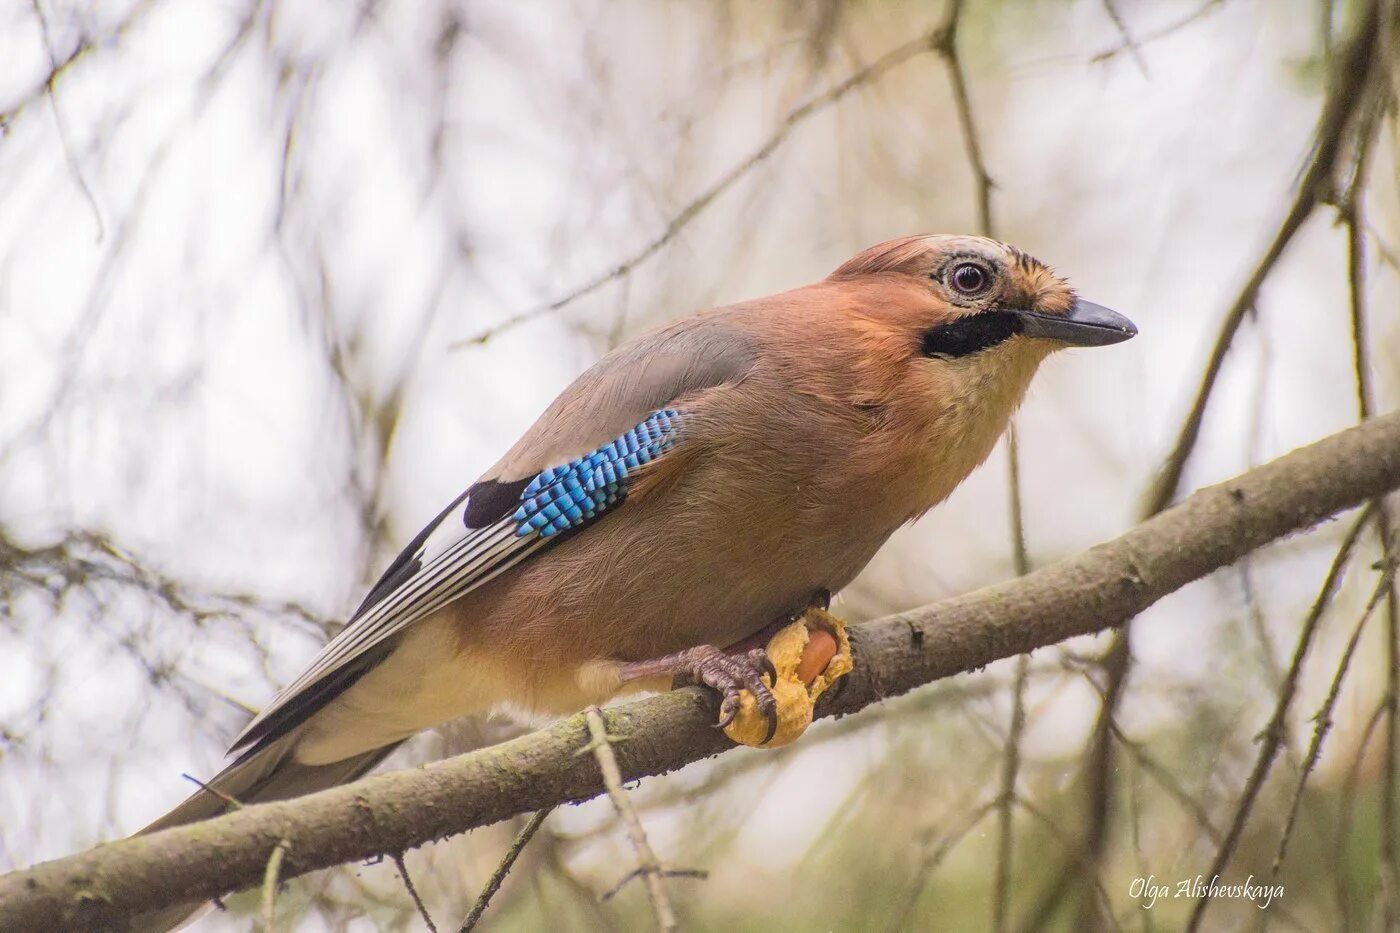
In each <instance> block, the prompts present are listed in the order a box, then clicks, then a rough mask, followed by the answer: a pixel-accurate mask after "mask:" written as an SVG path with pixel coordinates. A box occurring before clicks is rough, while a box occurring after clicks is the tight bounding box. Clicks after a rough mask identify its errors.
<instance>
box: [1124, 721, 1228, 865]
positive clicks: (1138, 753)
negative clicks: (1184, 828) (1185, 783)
mask: <svg viewBox="0 0 1400 933" xmlns="http://www.w3.org/2000/svg"><path fill="white" fill-rule="evenodd" d="M1109 728H1111V729H1112V730H1113V737H1114V738H1115V739H1117V740H1118V742H1119V744H1121V745H1122V746H1123V747H1124V748H1126V749H1127V750H1128V754H1130V755H1132V756H1133V760H1134V761H1136V762H1137V763H1138V765H1139V766H1140V767H1141V768H1142V770H1144V771H1146V772H1147V773H1148V774H1149V775H1151V776H1152V778H1153V780H1155V781H1156V782H1157V784H1158V785H1159V786H1160V787H1161V788H1162V790H1164V791H1166V792H1167V795H1168V796H1169V797H1171V798H1172V799H1173V800H1175V801H1176V802H1177V803H1178V804H1179V805H1180V806H1181V808H1182V809H1183V810H1185V811H1187V812H1188V813H1190V814H1191V816H1192V818H1193V819H1195V821H1196V825H1197V826H1199V827H1200V828H1201V832H1203V833H1205V834H1206V837H1207V838H1208V839H1210V841H1211V842H1213V843H1215V844H1216V845H1220V843H1221V842H1222V841H1223V840H1224V837H1223V836H1222V835H1221V834H1220V830H1218V829H1216V828H1215V825H1214V824H1213V823H1211V821H1210V814H1209V813H1207V812H1206V808H1205V807H1203V806H1202V805H1201V802H1200V801H1199V800H1197V799H1196V798H1195V797H1192V796H1191V795H1190V794H1188V793H1187V792H1186V790H1185V788H1183V787H1182V786H1181V785H1180V784H1179V783H1178V782H1177V780H1176V778H1175V777H1174V776H1173V775H1172V773H1171V771H1169V770H1168V769H1167V768H1166V766H1164V765H1163V764H1162V763H1161V762H1160V761H1158V760H1157V759H1155V758H1153V757H1152V756H1151V755H1150V754H1148V752H1147V750H1146V749H1144V748H1143V747H1142V746H1141V745H1139V744H1138V743H1137V742H1135V741H1133V740H1132V739H1131V738H1129V737H1128V736H1127V735H1125V734H1124V733H1123V730H1122V729H1121V728H1120V727H1119V725H1118V723H1117V722H1110V723H1109Z"/></svg>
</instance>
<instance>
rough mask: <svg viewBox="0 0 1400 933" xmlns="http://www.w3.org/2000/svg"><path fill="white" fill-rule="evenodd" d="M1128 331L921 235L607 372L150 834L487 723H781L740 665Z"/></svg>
mask: <svg viewBox="0 0 1400 933" xmlns="http://www.w3.org/2000/svg"><path fill="white" fill-rule="evenodd" d="M1136 332H1137V331H1136V328H1135V327H1134V326H1133V324H1132V323H1131V322H1130V321H1128V320H1127V319H1126V318H1124V317H1122V316H1121V315H1119V314H1116V313H1114V312H1113V311H1110V310H1108V309H1107V308H1103V307H1100V306H1099V305H1096V304H1091V303H1090V302H1087V301H1083V300H1080V299H1078V298H1076V297H1075V293H1074V292H1073V290H1071V289H1070V287H1069V286H1068V285H1067V284H1066V283H1065V281H1064V280H1063V279H1061V278H1059V277H1058V276H1057V275H1056V274H1055V273H1054V272H1052V271H1051V270H1050V269H1049V268H1047V267H1046V266H1045V265H1043V264H1042V263H1040V262H1039V261H1037V260H1036V259H1034V258H1032V257H1031V256H1028V255H1027V254H1026V253H1024V252H1022V251H1021V250H1019V249H1016V248H1015V247H1012V246H1008V245H1005V244H1003V243H998V242H996V241H993V240H988V239H983V238H980V237H968V236H913V237H905V238H903V239H898V240H891V241H890V242H887V243H882V244H880V245H878V246H875V247H872V248H870V249H868V250H866V251H865V252H862V253H860V254H859V255H857V256H855V257H854V258H852V259H851V260H849V261H848V262H846V263H845V264H844V265H842V266H841V267H840V268H839V269H837V270H836V271H835V272H833V273H832V274H831V275H830V276H828V277H827V278H826V279H824V280H822V281H820V282H817V283H816V284H814V285H808V286H806V287H804V288H799V289H796V290H794V291H789V292H783V293H782V294H779V295H774V296H772V297H768V298H760V299H757V300H754V301H747V302H744V303H742V304H737V305H732V306H730V307H724V308H716V309H713V310H710V311H703V312H700V313H698V314H692V315H690V316H688V317H684V318H681V319H679V320H676V321H673V322H671V323H669V324H667V325H665V326H663V327H661V328H659V329H657V330H654V331H652V332H651V333H648V334H646V335H644V336H642V337H640V338H638V339H636V340H634V341H632V342H631V343H628V344H626V345H625V346H622V347H620V348H618V349H617V350H614V351H613V352H611V353H609V354H608V355H607V356H605V357H603V358H602V359H601V360H599V361H598V363H597V364H596V365H594V366H593V367H592V368H591V369H589V370H588V371H587V372H585V373H584V374H583V375H582V376H580V377H579V378H578V379H576V380H575V381H574V382H573V384H572V385H570V386H569V387H568V388H567V389H565V390H564V392H563V393H562V394H561V395H560V396H559V397H558V398H557V399H556V400H555V401H554V403H553V404H551V405H550V406H549V408H548V409H547V410H546V411H545V412H544V414H543V415H541V416H540V418H539V420H538V421H536V422H535V424H534V425H533V426H532V427H531V428H530V430H529V431H527V432H526V433H525V436H524V437H522V438H521V439H520V440H519V441H518V442H517V443H516V444H515V446H514V447H512V448H510V450H509V451H507V452H506V454H505V456H504V457H502V458H501V460H500V461H499V462H498V463H497V464H496V465H495V466H493V467H492V468H491V469H490V470H488V471H487V472H486V475H485V476H483V477H482V478H481V479H479V480H477V481H476V482H475V483H473V484H472V485H471V486H470V487H468V488H467V490H466V491H465V492H463V493H462V494H461V495H460V496H458V497H457V498H456V499H455V500H454V501H453V502H452V504H451V505H449V506H448V507H447V508H445V509H443V511H442V512H441V514H439V515H438V516H437V517H436V518H435V519H433V521H432V522H430V523H429V524H428V526H427V527H426V528H424V529H423V530H422V531H421V532H420V533H419V534H418V536H417V537H415V538H414V539H413V540H412V541H411V542H410V543H409V544H408V546H407V547H406V548H404V550H403V553H401V554H400V555H399V556H398V558H397V559H396V560H394V562H393V563H392V564H390V565H389V568H388V569H387V570H386V571H385V572H384V575H383V576H382V577H381V578H380V580H379V582H378V583H376V584H375V585H374V587H373V588H372V589H371V590H370V591H369V595H367V596H366V597H365V599H364V602H363V603H362V604H361V605H360V607H359V609H358V610H356V612H355V614H354V616H353V618H351V620H350V622H349V624H348V625H346V627H345V628H344V629H343V630H342V631H341V632H340V633H339V634H338V635H336V636H335V637H334V638H333V639H331V641H330V642H329V644H327V645H326V646H325V648H324V649H322V651H321V653H320V654H319V655H317V657H316V658H315V659H314V660H313V661H312V662H311V665H310V666H309V667H308V668H307V669H306V671H305V673H303V674H302V675H301V676H300V677H298V678H297V679H296V680H295V681H294V682H293V683H291V684H290V685H289V686H287V687H286V688H285V689H283V690H282V692H281V693H279V694H278V695H277V697H276V698H275V699H274V700H273V701H272V703H271V704H269V705H268V706H267V708H266V709H264V710H263V711H262V712H261V713H260V714H258V716H257V717H255V718H254V719H253V721H252V722H251V723H249V724H248V727H247V728H246V729H244V730H243V732H242V734H241V735H239V736H238V738H237V739H236V740H235V741H234V743H233V748H232V753H235V754H237V756H238V757H237V758H236V760H235V761H234V762H233V763H232V764H231V765H229V766H228V767H227V768H225V769H224V770H223V771H222V772H221V773H220V774H219V775H218V776H216V777H215V778H214V779H213V780H212V781H210V783H209V785H208V786H209V787H210V788H212V789H213V791H214V792H209V791H205V790H201V791H200V792H198V793H196V794H195V795H194V796H192V797H190V798H189V799H188V800H186V801H185V802H184V803H183V804H181V805H180V806H179V807H177V808H176V809H175V810H173V811H172V812H171V813H169V814H168V815H166V816H165V817H163V818H161V819H160V820H158V821H156V822H155V823H153V824H152V825H151V826H149V827H147V829H146V830H144V831H147V832H149V831H153V830H156V829H160V828H164V827H168V826H174V825H178V824H181V823H187V822H191V821H194V820H199V819H204V818H207V817H210V816H213V815H215V814H217V813H219V812H221V811H222V810H223V809H224V808H225V801H226V800H227V799H228V798H233V799H236V800H238V801H241V802H244V803H248V802H253V801H263V800H273V799H279V798H285V797H291V796H295V795H298V794H304V793H308V792H310V791H314V790H319V789H322V788H325V787H329V786H332V785H335V784H338V783H342V782H345V781H349V780H353V779H354V778H356V777H358V776H360V775H362V774H364V773H365V772H366V771H368V770H369V769H371V768H373V767H374V766H375V765H376V764H378V763H379V762H380V761H381V760H382V759H383V758H384V757H385V755H387V754H388V753H389V752H390V751H391V750H392V749H393V748H394V747H395V746H396V745H397V744H398V743H400V742H402V741H403V740H404V739H406V738H408V737H409V736H411V735H413V734H415V733H417V732H419V731H420V730H423V729H428V728H431V727H433V726H436V725H439V724H441V723H443V722H446V721H447V720H450V719H454V718H456V717H459V716H464V715H467V714H471V713H480V712H485V711H488V710H491V709H493V708H497V707H514V708H517V709H524V710H528V711H531V712H534V713H544V714H562V713H567V712H571V711H576V710H578V709H580V708H581V707H583V706H585V705H587V704H589V703H598V702H602V701H604V700H606V699H608V698H610V697H612V696H614V695H616V694H618V693H619V692H622V691H624V690H628V689H642V688H653V689H655V688H660V689H664V688H665V687H667V686H668V685H669V684H670V683H671V682H672V681H673V679H675V678H687V679H690V680H692V681H695V682H698V683H701V684H704V685H708V686H710V687H712V688H714V689H715V690H717V691H719V693H720V695H721V696H722V698H723V702H722V704H721V714H720V715H721V723H722V724H723V723H724V722H726V721H727V720H728V719H730V718H732V717H733V715H734V713H735V712H736V710H737V709H738V707H739V698H740V692H741V691H749V693H750V694H751V695H752V696H753V697H754V698H755V699H756V700H757V703H758V707H759V709H760V710H761V711H762V712H764V713H765V714H766V715H768V716H769V717H770V718H771V717H772V713H773V710H772V698H771V696H770V695H769V693H768V684H769V683H772V682H773V680H772V678H773V673H772V671H771V669H770V667H769V664H768V661H767V659H766V657H765V656H764V654H763V651H762V650H761V649H758V650H749V649H748V647H747V646H749V645H753V644H761V643H762V641H763V638H764V636H765V635H766V634H770V633H772V632H774V631H776V630H777V629H778V628H780V627H781V626H783V625H785V624H786V623H788V622H789V621H790V620H792V619H793V618H795V617H797V616H799V615H801V614H802V613H803V612H804V611H805V610H807V609H808V607H810V606H812V605H814V604H818V605H824V604H825V602H826V600H827V599H828V598H829V596H830V594H832V593H836V592H838V591H840V590H841V588H842V587H844V586H846V584H848V583H850V582H851V580H852V579H853V578H854V577H855V576H856V574H857V573H859V572H860V570H861V568H863V567H864V566H865V565H866V563H867V562H868V561H869V560H870V558H871V557H872V556H873V555H874V554H875V552H876V550H878V549H879V547H880V546H881V545H882V544H883V543H884V541H885V539H886V538H888V537H889V536H890V534H891V533H892V532H893V531H894V530H895V529H896V528H898V527H900V526H901V525H903V524H905V523H907V522H911V521H913V520H915V519H917V518H918V517H919V516H921V515H923V514H924V513H925V512H927V511H928V510H929V509H930V508H932V507H933V506H934V505H937V504H938V503H939V502H941V501H943V500H944V499H945V498H947V496H948V494H949V493H951V492H952V491H953V489H954V488H955V487H956V486H957V485H958V484H959V483H960V482H962V480H963V479H964V478H965V477H966V476H967V475H968V473H970V472H971V471H972V470H973V469H974V468H975V467H976V466H978V465H979V464H980V463H982V461H983V460H985V459H986V457H987V455H988V454H989V453H990V452H991V450H992V447H993V445H994V444H995V443H996V440H997V438H998V437H999V436H1000V435H1001V433H1002V431H1003V430H1004V429H1005V427H1006V425H1007V422H1008V419H1009V418H1010V417H1011V414H1012V412H1013V410H1014V409H1015V408H1016V406H1017V405H1018V404H1019V402H1020V401H1021V398H1022V396H1023V395H1024V393H1025V391H1026V387H1027V385H1028V384H1029V382H1030V380H1031V376H1032V375H1033V374H1034V373H1035V370H1036V367H1037V366H1038V365H1039V364H1040V362H1041V360H1043V359H1044V358H1045V357H1046V356H1047V355H1048V354H1050V353H1051V352H1053V351H1055V350H1057V349H1060V348H1062V347H1065V346H1101V345H1105V344H1112V343H1118V342H1119V341H1122V340H1127V339H1128V338H1130V337H1132V336H1133V335H1134V334H1135V333H1136ZM733 646H744V647H741V648H739V649H737V650H726V649H727V648H728V649H733ZM765 676H766V677H768V678H769V679H768V681H767V682H765V679H764V678H765ZM770 735H771V727H770Z"/></svg>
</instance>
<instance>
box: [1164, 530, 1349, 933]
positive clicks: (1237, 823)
mask: <svg viewBox="0 0 1400 933" xmlns="http://www.w3.org/2000/svg"><path fill="white" fill-rule="evenodd" d="M1375 512H1376V510H1375V506H1374V505H1371V506H1367V507H1366V509H1365V510H1363V511H1362V513H1361V515H1360V516H1358V517H1357V519H1356V521H1355V522H1353V523H1352V526H1351V528H1350V530H1348V531H1347V534H1346V537H1345V538H1344V539H1343V540H1342V544H1341V547H1339V548H1338V549H1337V554H1336V556H1335V557H1334V558H1333V559H1332V564H1331V566H1330V567H1328V568H1327V576H1326V578H1325V579H1324V580H1323V583H1322V588H1321V589H1320V590H1319V591H1318V594H1317V598H1316V599H1315V600H1313V604H1312V607H1311V608H1310V609H1309V610H1308V614H1307V617H1306V618H1305V619H1304V620H1303V625H1302V628H1301V630H1300V631H1299V633H1298V643H1297V645H1296V646H1295V647H1294V649H1293V660H1292V662H1291V663H1290V664H1289V665H1288V673H1287V674H1285V675H1284V678H1283V683H1282V684H1281V685H1280V686H1279V691H1278V699H1277V701H1276V702H1275V704H1274V711H1273V714H1272V715H1271V716H1270V717H1269V722H1268V724H1267V725H1266V726H1265V727H1264V731H1263V732H1262V733H1261V734H1260V736H1259V754H1258V756H1257V757H1256V758H1255V761H1254V768H1253V769H1252V770H1251V771H1250V774H1249V778H1248V780H1246V781H1245V785H1244V790H1243V791H1242V792H1241V794H1240V800H1239V803H1238V804H1236V806H1235V815H1234V818H1233V819H1232V820H1231V821H1230V828H1229V829H1228V830H1227V831H1226V833H1225V841H1224V842H1223V843H1222V844H1221V845H1220V848H1219V849H1218V850H1217V851H1216V853H1215V859H1214V861H1213V862H1212V863H1211V866H1210V869H1209V870H1208V871H1207V872H1206V873H1205V876H1206V877H1207V878H1211V877H1215V876H1217V875H1219V874H1221V873H1222V872H1223V871H1224V870H1225V866H1226V865H1227V864H1229V861H1230V857H1231V856H1232V855H1234V852H1235V846H1236V845H1237V844H1238V843H1239V840H1240V836H1241V835H1242V834H1243V832H1244V824H1245V822H1246V821H1247V820H1248V819H1249V814H1250V811H1251V810H1252V809H1253V808H1254V802H1255V800H1256V799H1258V797H1259V792H1260V791H1261V790H1262V789H1263V787H1264V779H1265V778H1266V777H1268V776H1269V769H1270V768H1271V767H1273V763H1274V757H1275V756H1276V755H1277V754H1278V750H1279V748H1280V746H1282V745H1283V736H1284V731H1285V730H1286V729H1287V727H1288V710H1289V707H1290V706H1291V705H1292V703H1293V695H1294V694H1295V693H1296V692H1297V688H1298V678H1299V676H1300V675H1301V673H1302V669H1303V661H1304V660H1305V659H1306V658H1307V655H1308V651H1309V649H1310V648H1311V647H1312V643H1313V639H1314V636H1315V635H1316V634H1317V629H1318V623H1320V622H1321V621H1322V616H1323V614H1324V613H1325V612H1326V610H1327V607H1328V606H1329V605H1331V603H1332V597H1333V596H1335V595H1336V593H1337V590H1338V588H1339V587H1340V586H1341V582H1342V577H1343V576H1345V572H1346V568H1347V565H1348V563H1349V562H1350V560H1351V555H1352V551H1354V550H1355V549H1356V542H1357V539H1358V538H1360V537H1361V532H1362V531H1363V530H1364V529H1365V527H1366V525H1367V524H1369V523H1370V521H1371V519H1372V518H1373V517H1374V516H1375ZM1210 901H1211V897H1210V891H1209V889H1207V890H1206V893H1204V894H1203V895H1201V897H1200V899H1198V900H1197V901H1196V904H1195V906H1194V907H1193V908H1192V911H1191V917H1190V920H1189V921H1188V924H1187V930H1188V931H1193V930H1197V929H1199V928H1200V925H1201V919H1202V917H1203V916H1204V915H1205V912H1206V908H1207V907H1208V906H1209V905H1210Z"/></svg>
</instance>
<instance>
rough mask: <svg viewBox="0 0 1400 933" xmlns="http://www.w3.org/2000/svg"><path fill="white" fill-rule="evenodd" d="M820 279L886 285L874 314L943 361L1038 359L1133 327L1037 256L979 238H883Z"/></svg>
mask: <svg viewBox="0 0 1400 933" xmlns="http://www.w3.org/2000/svg"><path fill="white" fill-rule="evenodd" d="M830 280H832V281H838V282H855V281H862V280H863V281H871V280H873V281H875V282H877V283H879V284H883V285H886V286H888V285H895V286H896V287H897V288H898V291H899V292H900V300H896V301H892V302H888V303H885V305H884V309H883V310H884V311H886V312H888V314H887V315H881V316H882V317H886V318H887V320H888V323H890V324H894V325H896V326H898V327H902V328H904V329H906V330H912V331H915V332H917V336H918V351H919V355H920V356H923V357H927V358H929V359H934V360H940V361H943V362H945V363H956V362H959V361H962V362H963V363H966V364H972V365H975V364H976V363H977V361H978V360H979V359H986V357H985V356H984V355H985V354H987V353H989V352H991V351H996V350H1003V351H1009V352H1010V353H1016V352H1021V353H1025V354H1027V355H1030V356H1034V357H1036V358H1037V361H1038V360H1039V358H1043V357H1044V356H1045V355H1046V354H1047V353H1049V352H1051V351H1052V350H1057V349H1060V348H1062V347H1098V346H1105V345H1107V344H1111V343H1120V342H1121V341H1124V340H1127V339H1129V338H1130V337H1132V336H1133V335H1135V334H1136V333H1137V328H1136V327H1135V326H1134V325H1133V322H1132V321H1130V320H1128V319H1127V318H1125V317H1123V316H1122V315H1121V314H1118V313H1117V312H1115V311H1110V310H1109V309H1107V308H1105V307H1103V306H1102V305H1096V304H1094V303H1093V302H1089V301H1084V300H1083V299H1081V298H1079V297H1077V296H1076V295H1075V293H1074V289H1072V288H1070V286H1069V283H1068V282H1066V281H1065V280H1064V279H1062V278H1060V276H1058V275H1056V274H1055V272H1054V270H1052V269H1051V268H1050V267H1049V266H1047V265H1045V264H1044V263H1042V262H1041V261H1040V260H1038V259H1036V258H1035V257H1033V256H1030V255H1028V254H1027V253H1025V252H1023V251H1021V250H1019V249H1017V248H1016V247H1014V246H1009V245H1007V244H1005V243H1000V242H998V241H996V240H990V239H987V238H985V237H974V236H911V237H903V238H901V239H898V240H890V241H888V242H886V243H881V244H879V245H878V246H872V247H871V248H870V249H867V250H865V251H864V252H862V253H859V254H858V255H856V256H854V257H852V258H851V259H849V260H848V261H847V262H845V263H844V264H843V265H842V266H841V268H839V269H837V270H836V271H835V272H833V273H832V274H831V276H830ZM1017 338H1020V339H1017Z"/></svg>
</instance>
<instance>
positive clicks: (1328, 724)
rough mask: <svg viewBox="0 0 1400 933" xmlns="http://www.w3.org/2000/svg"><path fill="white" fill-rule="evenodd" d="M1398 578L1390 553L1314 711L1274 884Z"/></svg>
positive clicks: (1276, 854)
mask: <svg viewBox="0 0 1400 933" xmlns="http://www.w3.org/2000/svg"><path fill="white" fill-rule="evenodd" d="M1394 580H1395V562H1394V558H1393V555H1390V554H1387V555H1386V557H1385V570H1384V572H1383V573H1382V574H1381V578H1380V579H1379V580H1378V581H1376V587H1375V590H1374V591H1373V592H1372V593H1371V598H1370V599H1369V600H1368V601H1367V603H1366V609H1365V610H1364V611H1363V612H1362V613H1361V618H1360V619H1359V620H1358V621H1357V623H1356V627H1355V628H1354V629H1352V633H1351V637H1350V638H1348V639H1347V644H1346V647H1345V648H1344V649H1343V650H1342V657H1341V660H1340V661H1338V663H1337V670H1336V673H1334V674H1333V675H1332V683H1331V686H1329V687H1328V689H1327V696H1326V698H1325V699H1324V700H1323V701H1322V706H1321V707H1320V708H1319V709H1318V711H1317V712H1316V713H1315V714H1314V715H1313V734H1312V740H1311V741H1310V742H1309V743H1308V751H1307V754H1306V755H1305V756H1304V757H1303V765H1302V768H1301V769H1300V770H1299V773H1298V785H1297V787H1295V788H1294V789H1293V799H1292V800H1291V801H1290V803H1289V807H1288V817H1287V818H1286V819H1285V820H1284V824H1283V831H1282V832H1281V833H1280V834H1279V840H1278V848H1277V850H1275V852H1274V861H1273V865H1272V866H1271V867H1270V869H1269V883H1270V884H1272V883H1273V880H1274V879H1275V878H1277V877H1278V873H1279V869H1280V868H1282V867H1283V859H1284V856H1285V855H1286V854H1287V853H1288V841H1289V838H1290V837H1291V836H1292V835H1293V824H1294V823H1295V822H1296V820H1297V818H1298V804H1299V803H1300V802H1301V801H1302V799H1303V791H1304V790H1305V789H1306V787H1307V784H1308V778H1309V777H1310V776H1311V775H1312V772H1313V769H1314V768H1315V767H1317V762H1318V759H1319V758H1321V757H1322V743H1323V741H1324V740H1325V739H1326V738H1327V733H1328V732H1329V731H1330V730H1331V728H1332V711H1333V710H1334V709H1335V708H1336V706H1337V697H1338V696H1340V695H1341V692H1342V683H1343V681H1345V680H1346V676H1347V671H1348V670H1350V668H1351V661H1352V657H1353V656H1354V655H1355V654H1356V646H1357V644H1358V643H1359V642H1360V641H1361V633H1362V632H1363V631H1364V630H1365V628H1366V623H1367V622H1369V621H1370V620H1371V616H1372V615H1373V614H1374V613H1375V611H1376V606H1377V605H1378V604H1379V603H1380V602H1381V601H1382V600H1384V599H1385V598H1386V597H1387V593H1388V592H1389V590H1390V587H1391V585H1392V584H1393V582H1394ZM1391 829H1392V827H1390V826H1388V825H1386V824H1382V826H1381V835H1382V836H1386V835H1389V834H1390V832H1391Z"/></svg>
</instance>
